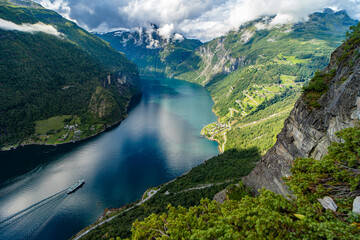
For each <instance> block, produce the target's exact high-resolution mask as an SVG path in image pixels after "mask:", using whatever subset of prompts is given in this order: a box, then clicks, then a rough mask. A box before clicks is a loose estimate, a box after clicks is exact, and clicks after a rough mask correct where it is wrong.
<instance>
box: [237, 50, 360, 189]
mask: <svg viewBox="0 0 360 240" xmlns="http://www.w3.org/2000/svg"><path fill="white" fill-rule="evenodd" d="M345 45H346V43H345V44H343V45H342V46H341V47H339V48H338V49H337V50H336V51H335V52H334V53H333V54H332V56H331V60H330V64H329V65H328V66H327V68H325V70H324V71H323V72H322V73H323V74H329V73H330V72H332V73H334V72H335V71H336V74H333V75H334V76H332V78H331V80H330V81H329V82H328V83H329V85H328V90H327V92H326V93H325V94H323V95H322V96H321V97H320V98H319V100H318V103H319V106H318V107H311V106H309V104H308V102H307V101H306V99H305V97H304V94H303V95H302V96H301V97H300V98H299V100H298V101H297V102H296V104H295V106H294V109H293V110H292V111H291V113H290V116H289V117H288V118H287V120H286V121H285V124H284V128H283V129H282V131H281V132H280V133H279V134H278V136H277V142H276V143H275V145H274V146H273V147H272V148H271V149H270V150H269V151H268V152H267V153H266V154H265V156H264V157H263V158H262V159H261V161H259V162H258V164H257V166H256V167H255V169H254V170H253V171H252V172H251V173H250V174H249V175H248V176H246V177H245V178H244V179H243V181H244V183H245V184H246V185H248V186H250V187H252V188H254V189H260V188H263V187H265V188H267V189H269V190H271V191H273V192H276V193H279V194H283V195H287V194H289V191H288V189H287V188H286V186H284V184H283V181H282V178H283V177H288V176H290V175H291V173H290V168H291V164H292V161H293V160H294V159H295V158H298V157H313V158H315V159H318V160H319V159H321V158H322V157H323V156H324V155H325V154H326V153H327V148H328V146H329V145H330V143H331V142H334V141H341V139H338V138H337V137H336V135H335V132H337V131H339V130H341V129H344V128H348V127H353V126H355V125H356V124H357V122H358V121H359V119H360V61H359V56H360V52H359V50H360V48H359V45H357V46H352V47H351V48H350V49H349V48H348V47H346V48H345ZM345 49H347V50H345Z"/></svg>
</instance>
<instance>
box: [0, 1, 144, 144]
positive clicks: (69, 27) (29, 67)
mask: <svg viewBox="0 0 360 240" xmlns="http://www.w3.org/2000/svg"><path fill="white" fill-rule="evenodd" d="M0 38H1V41H0V53H1V58H0V68H1V71H0V86H1V88H0V92H1V93H0V112H1V114H0V147H2V148H3V149H6V148H9V146H11V145H12V146H17V145H24V144H58V143H65V142H69V141H76V140H80V139H84V138H87V137H89V136H92V135H95V134H97V133H99V132H101V131H104V129H105V128H107V127H109V126H111V125H113V124H115V123H117V122H119V121H120V120H121V119H123V118H124V117H125V116H126V108H127V105H128V103H129V100H130V98H131V97H132V96H134V95H136V94H139V93H140V91H141V86H140V79H139V75H138V70H137V67H136V65H135V64H133V63H131V62H130V61H129V60H128V59H127V58H126V57H125V55H124V54H122V53H119V52H117V51H116V50H114V49H113V48H111V46H110V45H109V44H108V43H106V42H105V41H103V40H101V39H99V38H98V37H96V36H94V35H92V34H90V33H88V32H86V31H85V30H84V29H82V28H80V27H78V26H77V25H76V24H75V23H73V22H70V21H68V20H66V19H64V18H62V17H61V16H60V15H59V14H57V13H56V12H54V11H50V10H47V9H44V8H43V7H42V6H40V5H38V4H36V3H34V2H31V1H21V0H11V1H10V0H9V1H7V0H1V1H0Z"/></svg>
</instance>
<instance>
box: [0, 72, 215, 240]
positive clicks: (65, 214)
mask: <svg viewBox="0 0 360 240" xmlns="http://www.w3.org/2000/svg"><path fill="white" fill-rule="evenodd" d="M143 90H144V92H143V97H142V99H141V100H140V102H139V103H138V104H137V105H136V106H135V107H134V108H133V109H132V110H131V111H130V113H129V116H128V118H126V119H125V120H124V121H123V122H122V123H121V124H120V125H119V126H117V127H115V128H114V129H112V130H110V131H107V132H105V133H103V134H101V135H99V136H97V137H95V138H92V139H90V140H87V141H84V142H81V143H76V144H70V145H64V146H58V147H39V146H32V147H25V148H22V149H18V150H15V151H11V152H2V153H0V164H1V168H0V182H1V185H0V239H3V240H4V239H5V240H6V239H24V238H27V239H67V238H69V237H71V236H72V235H74V234H75V233H77V232H78V231H79V230H81V229H82V228H84V227H86V226H87V225H90V224H92V223H94V222H95V221H96V219H97V218H98V217H99V216H100V215H101V214H102V213H103V211H104V209H105V208H111V207H120V206H122V205H124V204H126V203H129V202H132V201H135V200H137V199H140V198H141V195H142V193H143V192H144V191H145V190H146V189H147V188H149V187H152V186H157V185H160V184H161V183H164V182H166V181H169V180H171V179H173V178H174V177H176V176H178V175H181V174H182V173H184V172H185V171H187V170H189V169H190V168H191V167H194V166H196V165H198V164H200V163H202V162H203V161H204V160H206V159H208V158H210V157H211V156H214V155H216V154H218V150H217V143H215V142H211V141H208V140H206V139H205V138H202V137H201V136H200V130H201V129H202V127H203V126H204V125H206V124H209V123H211V122H214V121H216V117H215V115H214V114H213V113H212V111H211V108H212V106H213V102H212V100H211V98H210V96H209V93H208V92H207V91H206V90H205V89H204V88H202V87H201V86H198V85H195V84H192V83H188V82H184V81H178V80H173V79H146V80H144V81H143ZM78 179H85V182H86V183H85V185H84V186H83V187H82V188H80V189H79V190H78V191H76V192H75V193H74V194H71V195H66V191H65V189H67V188H68V187H69V186H70V185H72V184H74V183H76V182H77V180H78Z"/></svg>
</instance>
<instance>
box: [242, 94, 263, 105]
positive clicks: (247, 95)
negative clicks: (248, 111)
mask: <svg viewBox="0 0 360 240" xmlns="http://www.w3.org/2000/svg"><path fill="white" fill-rule="evenodd" d="M243 94H244V95H245V96H246V97H248V98H249V99H250V100H251V101H253V102H254V103H255V104H256V105H260V103H258V102H257V101H255V100H254V99H253V98H252V97H251V96H250V95H249V94H246V93H244V92H243Z"/></svg>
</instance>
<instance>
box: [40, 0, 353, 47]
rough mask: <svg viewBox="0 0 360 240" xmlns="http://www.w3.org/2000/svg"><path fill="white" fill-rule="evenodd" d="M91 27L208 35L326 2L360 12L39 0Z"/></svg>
mask: <svg viewBox="0 0 360 240" xmlns="http://www.w3.org/2000/svg"><path fill="white" fill-rule="evenodd" d="M36 1H37V2H38V3H40V4H41V5H43V6H44V7H46V8H50V9H53V10H55V11H57V12H59V13H60V14H62V15H63V16H64V17H66V18H68V19H72V20H75V21H76V22H77V23H78V24H79V25H80V26H82V27H84V28H86V29H87V30H90V31H91V30H94V29H96V30H98V31H107V30H110V29H116V28H129V29H132V28H135V27H138V26H146V25H148V24H149V23H154V24H156V25H158V26H159V27H160V29H162V32H163V33H164V34H165V35H166V34H167V35H168V34H169V33H170V32H169V29H170V28H171V32H179V33H180V34H182V35H184V36H186V37H194V38H200V39H202V40H209V39H212V38H214V37H218V36H221V35H223V34H225V33H226V32H228V31H229V30H232V29H236V28H238V27H239V26H241V25H242V24H244V23H245V22H247V21H250V20H254V19H256V18H258V17H261V16H264V15H276V16H277V17H276V18H275V19H274V22H273V24H281V23H285V22H288V21H291V22H296V21H301V20H303V19H306V17H307V16H308V15H309V14H311V13H313V12H315V11H321V10H322V9H323V8H326V7H331V8H333V9H337V10H343V9H344V10H346V11H347V12H348V13H349V14H350V16H351V17H353V18H356V19H359V18H360V0H341V1H339V0H301V1H299V0H192V1H189V0H171V1H170V0H107V1H98V0H36Z"/></svg>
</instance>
